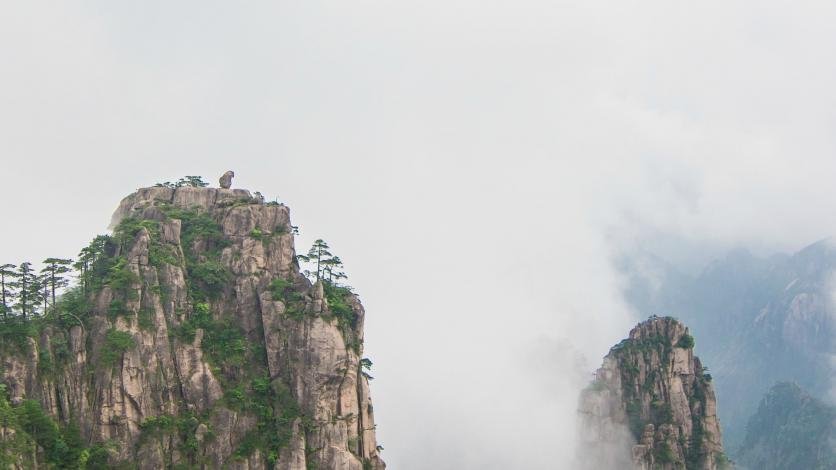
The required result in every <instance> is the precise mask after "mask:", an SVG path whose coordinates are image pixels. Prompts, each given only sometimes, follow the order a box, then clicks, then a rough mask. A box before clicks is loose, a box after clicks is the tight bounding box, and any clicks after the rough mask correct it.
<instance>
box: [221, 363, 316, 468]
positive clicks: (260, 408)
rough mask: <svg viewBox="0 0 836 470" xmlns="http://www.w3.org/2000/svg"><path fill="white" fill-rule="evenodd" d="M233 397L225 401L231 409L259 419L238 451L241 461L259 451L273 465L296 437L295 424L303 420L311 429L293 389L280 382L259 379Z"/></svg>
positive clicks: (240, 389) (235, 391)
mask: <svg viewBox="0 0 836 470" xmlns="http://www.w3.org/2000/svg"><path fill="white" fill-rule="evenodd" d="M232 395H234V397H231V396H229V395H227V396H226V397H225V399H226V400H227V403H228V404H229V405H230V407H232V408H233V409H237V410H240V411H246V412H250V413H253V414H254V415H255V416H256V417H257V418H258V424H257V425H256V428H255V429H254V430H252V431H250V432H249V433H248V434H247V435H246V436H245V438H244V439H243V440H242V442H241V444H240V445H239V447H238V449H236V451H235V454H234V455H235V457H237V458H244V457H246V456H248V455H251V454H252V453H253V451H254V450H256V449H259V450H261V451H262V452H263V453H264V454H265V455H267V459H268V462H269V463H270V465H273V464H275V463H276V461H277V460H278V457H279V453H280V452H281V449H283V448H285V447H286V446H287V445H288V443H289V442H290V439H291V438H292V437H293V422H294V421H295V420H296V419H297V418H302V423H303V426H310V420H308V419H306V417H305V416H304V415H303V414H302V411H301V409H300V408H299V404H298V403H297V402H296V399H295V398H294V397H293V394H292V393H291V391H290V389H289V388H288V387H287V386H286V385H285V384H284V383H283V382H281V381H280V380H275V381H273V382H271V381H270V378H269V377H256V378H254V379H253V380H252V381H251V382H250V383H249V386H248V387H243V386H242V387H238V388H236V389H234V393H233V394H232ZM231 399H232V400H231Z"/></svg>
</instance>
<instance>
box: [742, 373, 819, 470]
mask: <svg viewBox="0 0 836 470" xmlns="http://www.w3.org/2000/svg"><path fill="white" fill-rule="evenodd" d="M834 441H836V407H834V406H831V405H828V404H825V403H823V402H821V401H819V400H817V399H815V398H813V397H812V396H811V395H810V394H808V393H807V392H805V391H804V390H802V389H801V387H799V386H798V385H797V384H795V383H791V382H780V383H777V384H775V385H774V386H773V387H772V388H771V389H770V390H769V392H768V393H767V394H766V396H764V398H763V399H762V400H761V402H760V404H759V406H758V410H757V412H756V413H755V414H754V415H753V416H752V417H751V418H750V419H749V422H748V423H747V426H746V438H745V440H744V442H743V446H742V447H741V450H740V452H739V453H738V455H737V459H738V460H739V462H740V463H741V464H742V465H745V466H746V467H747V468H758V469H765V470H773V469H776V470H777V469H783V468H793V469H795V468H799V469H801V468H803V469H822V470H823V469H832V468H836V448H834V447H833V442H834Z"/></svg>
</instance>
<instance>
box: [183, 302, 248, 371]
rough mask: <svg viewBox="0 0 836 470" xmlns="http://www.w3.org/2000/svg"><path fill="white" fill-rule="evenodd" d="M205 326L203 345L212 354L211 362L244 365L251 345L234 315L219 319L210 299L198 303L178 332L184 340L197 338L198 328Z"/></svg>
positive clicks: (221, 364) (209, 355)
mask: <svg viewBox="0 0 836 470" xmlns="http://www.w3.org/2000/svg"><path fill="white" fill-rule="evenodd" d="M198 328H200V329H203V335H204V336H203V342H202V343H201V349H202V350H203V352H204V353H205V354H206V355H207V356H208V359H209V361H210V362H211V363H213V364H215V365H218V366H233V365H242V364H244V360H245V358H246V355H247V352H248V351H249V345H248V343H247V341H246V339H245V338H244V334H243V332H242V331H241V328H240V327H238V326H237V325H235V324H234V323H233V322H232V320H231V319H230V318H228V317H227V318H224V319H222V320H216V319H214V318H213V317H212V313H211V311H210V308H209V304H207V303H198V304H196V305H195V307H194V311H193V312H192V315H191V316H190V317H189V319H188V320H186V321H185V322H184V323H183V324H182V325H180V327H179V328H177V330H175V334H176V336H177V337H178V338H180V339H181V340H182V341H184V342H187V343H191V342H193V341H194V338H195V333H196V332H197V329H198Z"/></svg>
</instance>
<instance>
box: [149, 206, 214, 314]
mask: <svg viewBox="0 0 836 470" xmlns="http://www.w3.org/2000/svg"><path fill="white" fill-rule="evenodd" d="M160 208H161V209H162V211H163V212H164V213H165V214H166V216H168V217H170V218H173V219H179V220H180V222H181V227H180V241H181V243H182V246H183V251H184V255H185V257H186V260H185V261H186V270H187V271H188V274H189V293H190V295H191V297H192V299H193V300H195V301H197V302H201V301H205V300H209V299H216V298H217V297H218V295H219V294H220V293H221V292H222V290H223V287H224V285H225V284H226V282H227V281H228V280H229V271H228V270H227V268H226V267H225V266H224V265H223V264H221V262H220V258H221V251H222V250H223V249H224V248H225V247H227V246H228V245H229V241H228V240H226V239H225V238H224V235H223V231H222V230H221V227H220V226H219V225H218V223H217V222H215V220H214V219H212V217H211V216H209V215H208V214H206V213H205V212H200V211H198V210H196V209H182V208H179V207H174V206H171V205H162V206H160Z"/></svg>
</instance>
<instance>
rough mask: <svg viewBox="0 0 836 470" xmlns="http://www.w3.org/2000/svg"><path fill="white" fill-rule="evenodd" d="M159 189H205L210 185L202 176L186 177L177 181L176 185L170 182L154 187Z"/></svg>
mask: <svg viewBox="0 0 836 470" xmlns="http://www.w3.org/2000/svg"><path fill="white" fill-rule="evenodd" d="M154 186H155V187H157V188H172V189H173V188H182V187H184V186H187V187H192V188H205V187H206V186H209V183H207V182H206V181H203V177H202V176H191V175H190V176H184V177H182V178H180V179H179V180H177V182H176V183H172V182H170V181H166V182H164V183H157V184H155V185H154Z"/></svg>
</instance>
